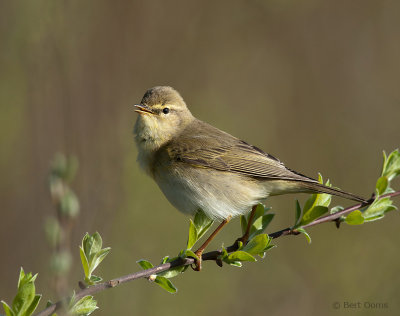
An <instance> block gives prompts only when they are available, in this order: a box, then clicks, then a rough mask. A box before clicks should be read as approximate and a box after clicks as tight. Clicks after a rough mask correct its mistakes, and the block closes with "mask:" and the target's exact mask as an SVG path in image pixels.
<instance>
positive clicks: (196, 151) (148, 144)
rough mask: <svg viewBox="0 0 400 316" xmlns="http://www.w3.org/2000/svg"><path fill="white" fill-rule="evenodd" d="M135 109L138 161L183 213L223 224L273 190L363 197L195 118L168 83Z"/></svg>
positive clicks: (351, 197)
mask: <svg viewBox="0 0 400 316" xmlns="http://www.w3.org/2000/svg"><path fill="white" fill-rule="evenodd" d="M135 111H136V112H137V113H139V115H138V117H137V120H136V122H135V125H134V130H133V133H134V139H135V142H136V146H137V149H138V158H137V161H138V163H139V165H140V167H141V168H142V169H143V170H144V171H145V172H146V173H147V174H148V175H149V176H150V177H151V178H152V179H154V181H155V182H156V183H157V184H158V186H159V188H160V189H161V191H162V192H163V193H164V195H165V196H166V198H167V199H168V200H169V202H170V203H171V204H172V205H173V206H174V207H175V208H177V209H178V210H179V211H180V212H182V213H184V214H188V215H195V214H196V213H197V212H198V211H199V210H201V211H203V212H204V213H205V215H206V216H207V217H208V218H210V219H212V220H217V221H222V226H223V225H224V224H225V223H227V222H228V221H229V220H230V219H231V218H233V217H235V216H239V215H243V214H246V213H248V212H250V211H251V210H252V209H254V206H255V205H257V204H259V203H261V202H264V201H265V199H266V198H267V197H269V196H274V195H281V194H286V193H327V194H331V195H336V196H340V197H342V198H346V199H350V200H354V201H357V202H361V203H365V202H366V200H365V199H364V198H362V197H359V196H357V195H355V194H352V193H349V192H345V191H342V190H340V189H338V188H333V187H329V186H325V185H323V184H321V183H320V182H318V181H317V180H315V179H313V178H310V177H308V176H305V175H303V174H301V173H299V172H297V171H294V170H292V169H289V168H288V167H286V166H285V165H284V164H283V163H282V162H281V161H280V160H279V159H278V158H275V157H274V156H272V155H270V154H268V153H266V152H264V151H263V150H261V149H260V148H258V147H256V146H253V145H251V144H249V143H247V142H245V141H243V140H241V139H239V138H237V137H235V136H232V135H230V134H228V133H226V132H224V131H222V130H220V129H218V128H216V127H214V126H212V125H210V124H208V123H206V122H203V121H201V120H199V119H197V118H196V117H194V116H193V115H192V113H191V112H190V110H189V108H188V107H187V105H186V103H185V101H184V99H183V98H182V96H181V95H180V93H179V92H178V91H176V90H175V89H174V88H172V87H169V86H156V87H153V88H151V89H149V90H147V91H146V92H145V94H144V96H143V98H142V100H141V102H140V103H139V104H136V105H135ZM220 226H221V225H220ZM222 226H221V227H222ZM199 253H200V254H201V253H202V251H199Z"/></svg>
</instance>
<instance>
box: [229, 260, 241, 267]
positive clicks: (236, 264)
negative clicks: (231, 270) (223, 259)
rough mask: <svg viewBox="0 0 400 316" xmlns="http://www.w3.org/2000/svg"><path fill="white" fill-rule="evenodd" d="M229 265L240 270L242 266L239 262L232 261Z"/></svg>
mask: <svg viewBox="0 0 400 316" xmlns="http://www.w3.org/2000/svg"><path fill="white" fill-rule="evenodd" d="M229 264H230V265H231V266H234V267H238V268H241V267H242V266H243V264H242V263H241V262H240V261H232V262H229Z"/></svg>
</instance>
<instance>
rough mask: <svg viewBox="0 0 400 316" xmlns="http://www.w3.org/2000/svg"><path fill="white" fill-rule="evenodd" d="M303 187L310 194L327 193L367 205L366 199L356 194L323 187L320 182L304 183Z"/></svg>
mask: <svg viewBox="0 0 400 316" xmlns="http://www.w3.org/2000/svg"><path fill="white" fill-rule="evenodd" d="M302 186H303V187H304V189H305V190H306V191H309V192H314V193H327V194H332V195H336V196H340V197H343V198H345V199H349V200H353V201H357V202H361V203H367V200H366V199H364V198H362V197H360V196H358V195H355V194H353V193H349V192H345V191H342V190H340V189H337V188H332V187H328V186H326V185H323V184H321V183H318V182H303V181H302Z"/></svg>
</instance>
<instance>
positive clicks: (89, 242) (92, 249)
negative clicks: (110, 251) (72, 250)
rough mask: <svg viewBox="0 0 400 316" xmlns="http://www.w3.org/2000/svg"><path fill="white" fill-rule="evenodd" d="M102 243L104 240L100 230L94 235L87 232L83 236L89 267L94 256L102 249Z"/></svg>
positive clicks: (83, 246)
mask: <svg viewBox="0 0 400 316" xmlns="http://www.w3.org/2000/svg"><path fill="white" fill-rule="evenodd" d="M102 245H103V241H102V239H101V236H100V234H99V233H98V232H96V233H94V234H93V235H89V234H88V233H86V235H85V236H84V237H83V240H82V248H83V250H84V252H85V255H86V258H87V259H88V263H89V267H90V265H91V261H92V259H93V257H94V256H95V255H96V253H97V252H99V251H100V249H101V247H102Z"/></svg>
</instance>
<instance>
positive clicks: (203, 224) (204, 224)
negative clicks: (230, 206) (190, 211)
mask: <svg viewBox="0 0 400 316" xmlns="http://www.w3.org/2000/svg"><path fill="white" fill-rule="evenodd" d="M213 223H214V221H213V220H212V219H210V218H208V217H207V215H206V214H205V213H204V212H203V211H202V210H200V211H198V212H197V213H196V215H195V216H194V226H195V227H196V232H197V240H199V239H200V238H201V237H202V236H203V235H204V234H205V233H206V232H207V231H208V230H209V229H210V227H211V225H212V224H213Z"/></svg>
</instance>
